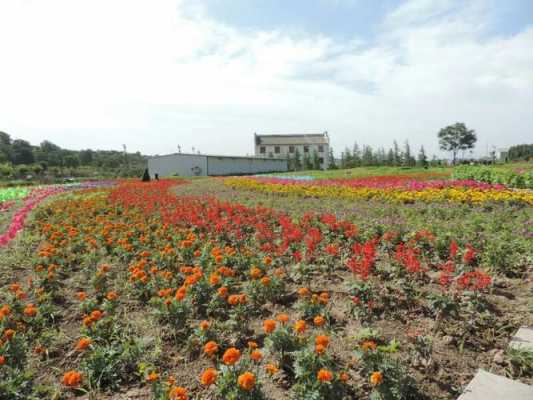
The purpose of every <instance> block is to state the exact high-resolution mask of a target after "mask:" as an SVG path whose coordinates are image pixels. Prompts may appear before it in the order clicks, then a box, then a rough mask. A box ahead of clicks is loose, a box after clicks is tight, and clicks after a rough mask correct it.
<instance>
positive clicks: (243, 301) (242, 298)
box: [239, 293, 248, 305]
mask: <svg viewBox="0 0 533 400" xmlns="http://www.w3.org/2000/svg"><path fill="white" fill-rule="evenodd" d="M247 302H248V297H246V294H244V293H242V294H240V295H239V303H240V304H243V305H244V304H246V303H247Z"/></svg>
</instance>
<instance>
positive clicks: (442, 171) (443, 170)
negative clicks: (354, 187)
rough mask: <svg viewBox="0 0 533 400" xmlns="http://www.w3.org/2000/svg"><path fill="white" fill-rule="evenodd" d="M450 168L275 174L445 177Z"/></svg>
mask: <svg viewBox="0 0 533 400" xmlns="http://www.w3.org/2000/svg"><path fill="white" fill-rule="evenodd" d="M451 172H452V168H448V167H439V168H428V169H425V168H418V167H357V168H350V169H334V170H326V171H292V172H286V173H281V174H276V175H281V176H283V175H309V176H313V177H315V178H319V179H335V178H363V177H366V176H384V175H410V174H422V175H430V176H431V175H435V176H436V177H440V178H441V179H442V178H445V177H447V176H449V175H451Z"/></svg>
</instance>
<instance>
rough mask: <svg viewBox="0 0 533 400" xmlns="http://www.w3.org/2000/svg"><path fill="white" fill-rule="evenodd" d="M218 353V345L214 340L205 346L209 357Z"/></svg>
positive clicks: (205, 351)
mask: <svg viewBox="0 0 533 400" xmlns="http://www.w3.org/2000/svg"><path fill="white" fill-rule="evenodd" d="M217 351H218V344H217V343H216V342H213V341H212V340H211V341H209V342H207V343H206V344H205V346H204V353H205V354H207V355H208V356H212V355H213V354H215V353H216V352H217Z"/></svg>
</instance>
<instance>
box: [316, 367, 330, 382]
mask: <svg viewBox="0 0 533 400" xmlns="http://www.w3.org/2000/svg"><path fill="white" fill-rule="evenodd" d="M316 377H317V379H318V380H319V381H320V382H329V381H331V380H332V379H333V374H332V373H331V372H330V371H328V370H327V369H323V368H322V369H321V370H320V371H318V373H317V374H316Z"/></svg>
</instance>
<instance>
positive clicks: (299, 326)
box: [294, 319, 307, 333]
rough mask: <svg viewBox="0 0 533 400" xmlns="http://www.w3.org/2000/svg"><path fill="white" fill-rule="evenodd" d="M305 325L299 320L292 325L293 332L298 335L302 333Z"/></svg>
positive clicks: (305, 327)
mask: <svg viewBox="0 0 533 400" xmlns="http://www.w3.org/2000/svg"><path fill="white" fill-rule="evenodd" d="M306 329H307V325H306V323H305V321H304V320H302V319H300V320H298V321H296V322H295V323H294V330H295V331H296V332H298V333H304V332H305V330H306Z"/></svg>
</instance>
